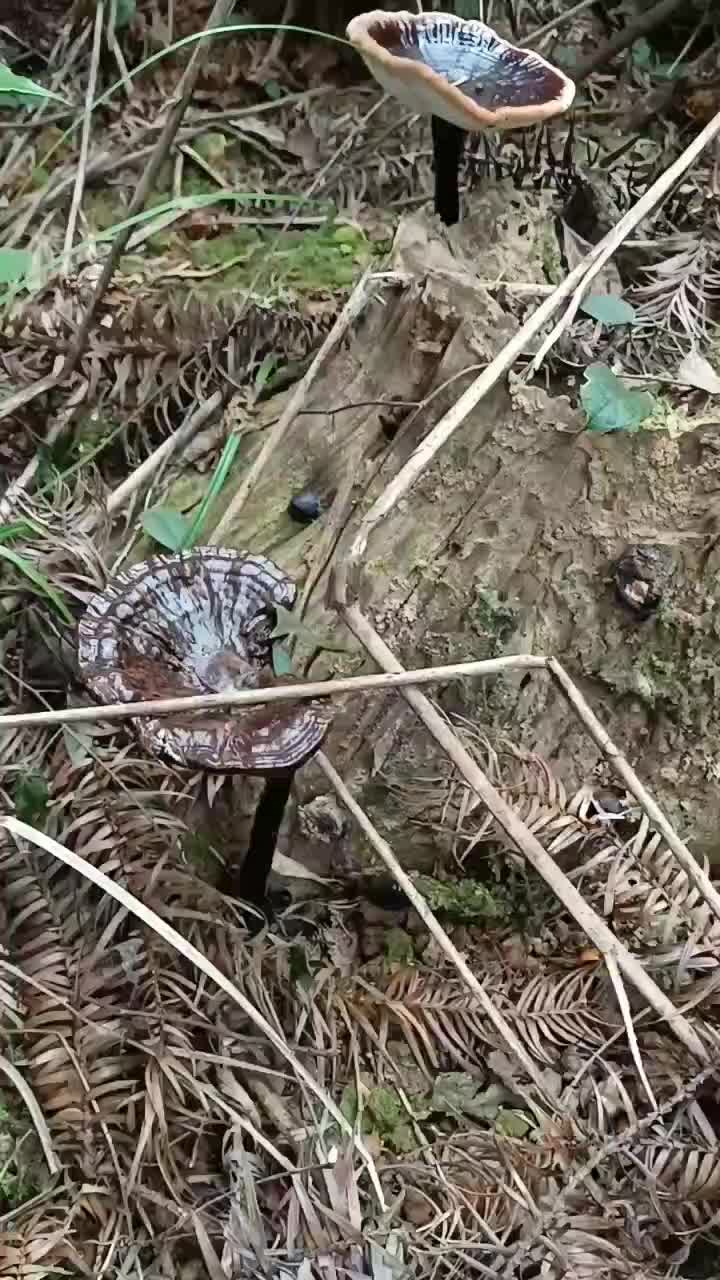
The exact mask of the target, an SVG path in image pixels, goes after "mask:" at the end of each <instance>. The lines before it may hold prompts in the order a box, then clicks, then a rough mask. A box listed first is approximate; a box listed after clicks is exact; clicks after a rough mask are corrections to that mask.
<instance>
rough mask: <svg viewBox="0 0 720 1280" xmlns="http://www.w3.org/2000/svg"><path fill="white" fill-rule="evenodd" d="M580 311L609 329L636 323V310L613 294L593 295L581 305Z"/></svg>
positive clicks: (589, 295)
mask: <svg viewBox="0 0 720 1280" xmlns="http://www.w3.org/2000/svg"><path fill="white" fill-rule="evenodd" d="M580 310H581V311H584V312H585V315H587V316H592V318H593V320H600V321H601V323H602V324H606V325H607V326H608V328H609V329H612V328H614V327H615V326H616V325H619V324H634V323H635V308H634V307H631V306H630V303H629V302H626V301H625V299H624V298H618V297H616V296H615V294H613V293H591V294H588V296H587V298H585V299H584V301H583V302H581V304H580Z"/></svg>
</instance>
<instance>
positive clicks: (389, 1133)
mask: <svg viewBox="0 0 720 1280" xmlns="http://www.w3.org/2000/svg"><path fill="white" fill-rule="evenodd" d="M367 1108H368V1111H369V1112H370V1115H371V1116H372V1119H373V1121H374V1123H375V1128H376V1129H377V1132H378V1134H379V1136H380V1137H381V1138H382V1139H383V1141H384V1142H385V1143H386V1144H387V1146H389V1147H390V1148H391V1149H392V1150H393V1151H412V1150H413V1147H416V1146H417V1138H416V1137H415V1135H414V1133H413V1130H412V1126H411V1125H410V1123H409V1120H408V1114H407V1112H406V1110H405V1108H404V1106H403V1104H402V1102H401V1100H400V1096H399V1094H397V1093H396V1092H395V1090H394V1089H388V1088H386V1087H385V1085H377V1086H376V1087H375V1088H374V1089H371V1090H370V1093H369V1095H368V1099H367Z"/></svg>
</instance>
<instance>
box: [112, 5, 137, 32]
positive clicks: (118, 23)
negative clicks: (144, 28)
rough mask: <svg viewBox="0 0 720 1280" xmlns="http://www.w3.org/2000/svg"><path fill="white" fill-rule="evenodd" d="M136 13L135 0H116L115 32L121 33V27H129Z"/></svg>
mask: <svg viewBox="0 0 720 1280" xmlns="http://www.w3.org/2000/svg"><path fill="white" fill-rule="evenodd" d="M136 13H137V0H116V4H115V30H116V31H122V29H123V27H129V26H130V23H131V22H132V20H133V18H134V17H135V14H136Z"/></svg>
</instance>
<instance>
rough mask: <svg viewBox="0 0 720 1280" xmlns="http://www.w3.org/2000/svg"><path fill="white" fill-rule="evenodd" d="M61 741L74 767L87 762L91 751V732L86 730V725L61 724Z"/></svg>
mask: <svg viewBox="0 0 720 1280" xmlns="http://www.w3.org/2000/svg"><path fill="white" fill-rule="evenodd" d="M63 741H64V743H65V750H66V751H67V753H68V757H69V759H70V763H71V764H72V765H73V766H74V768H76V769H79V768H80V767H81V766H82V765H84V764H86V763H87V761H88V759H89V758H90V756H91V753H92V734H90V733H88V732H87V725H82V724H81V725H75V726H74V727H72V726H71V725H69V724H66V725H63Z"/></svg>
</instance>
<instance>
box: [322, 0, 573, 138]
mask: <svg viewBox="0 0 720 1280" xmlns="http://www.w3.org/2000/svg"><path fill="white" fill-rule="evenodd" d="M347 37H348V40H349V41H350V43H351V44H353V45H354V46H355V48H356V49H357V51H358V53H359V54H360V55H361V57H362V58H363V60H364V61H365V63H366V65H367V66H368V68H369V69H370V71H371V72H372V74H373V76H374V77H375V79H376V80H377V81H378V83H379V84H380V85H381V86H382V87H383V89H385V91H386V92H387V93H390V94H392V95H393V97H395V98H397V99H398V100H399V101H400V102H402V103H403V104H404V105H405V106H408V107H410V108H411V109H412V110H413V111H419V112H422V113H424V114H429V115H435V116H439V117H440V119H442V120H447V121H448V122H449V123H450V124H454V125H457V126H458V128H460V129H467V130H470V131H473V132H477V131H479V130H481V129H487V128H495V129H516V128H520V127H522V126H524V125H529V124H536V123H538V122H539V121H541V120H547V119H549V118H550V117H551V116H555V115H559V113H560V112H562V111H566V110H567V108H568V107H569V106H570V104H571V103H572V100H573V98H574V96H575V85H574V84H573V82H572V80H569V79H568V77H567V76H566V75H564V74H563V72H562V71H559V70H558V68H557V67H553V66H551V64H550V63H549V62H546V61H545V59H544V58H542V57H541V56H540V54H539V53H533V52H531V51H530V50H529V49H518V48H516V46H515V45H512V44H508V43H507V41H506V40H502V39H501V38H500V36H498V35H496V34H495V32H494V31H493V30H492V29H491V28H490V27H487V26H486V25H485V23H484V22H476V21H474V20H471V19H467V20H466V19H463V18H458V17H456V16H455V15H454V14H451V13H409V12H408V11H407V10H403V11H401V12H399V13H386V12H385V11H384V10H383V9H373V10H372V12H370V13H363V14H361V15H360V16H359V17H357V18H353V20H352V22H350V24H349V25H348V28H347Z"/></svg>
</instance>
